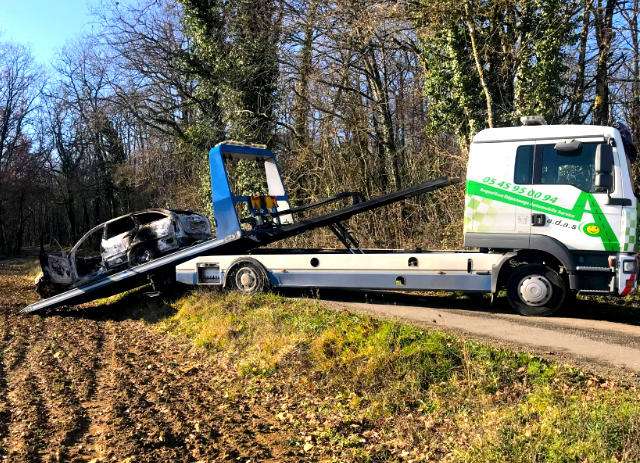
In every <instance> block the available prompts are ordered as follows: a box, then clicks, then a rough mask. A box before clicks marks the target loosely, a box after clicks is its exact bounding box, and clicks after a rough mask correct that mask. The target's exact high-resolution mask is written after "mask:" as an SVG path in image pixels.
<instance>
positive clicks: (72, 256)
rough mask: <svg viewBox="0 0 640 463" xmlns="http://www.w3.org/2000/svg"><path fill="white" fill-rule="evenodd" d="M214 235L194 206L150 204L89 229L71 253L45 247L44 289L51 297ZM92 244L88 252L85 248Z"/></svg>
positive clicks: (42, 259) (40, 282)
mask: <svg viewBox="0 0 640 463" xmlns="http://www.w3.org/2000/svg"><path fill="white" fill-rule="evenodd" d="M209 238H211V225H210V223H209V220H208V219H207V218H206V217H205V216H203V215H201V214H198V213H197V212H193V211H190V210H170V209H146V210H144V211H138V212H133V213H130V214H125V215H123V216H120V217H116V218H115V219H111V220H109V221H107V222H104V223H102V224H100V225H97V226H96V227H94V228H92V229H91V230H89V231H88V232H87V233H85V234H84V235H83V237H82V238H80V240H79V241H78V242H77V243H76V244H75V246H74V247H73V248H72V249H71V251H70V252H69V253H68V254H67V253H66V252H64V251H62V252H61V253H59V254H53V253H45V252H44V250H41V253H40V265H41V267H42V274H41V275H39V276H38V277H37V279H36V289H37V290H38V293H39V294H40V295H41V296H43V297H47V296H49V295H53V294H55V293H57V292H60V291H62V290H66V289H69V288H72V287H76V286H80V285H82V284H85V283H88V282H89V281H93V280H95V279H97V278H100V277H102V276H104V275H107V274H109V273H113V272H115V271H118V270H121V269H123V268H126V267H133V266H135V265H138V264H141V263H144V262H147V261H149V260H151V259H154V258H156V257H159V256H161V255H163V254H167V253H169V252H171V251H174V250H176V249H180V248H182V247H185V246H189V245H191V244H194V243H196V242H198V241H203V240H206V239H209ZM83 248H88V250H86V249H85V250H84V252H79V251H81V250H83Z"/></svg>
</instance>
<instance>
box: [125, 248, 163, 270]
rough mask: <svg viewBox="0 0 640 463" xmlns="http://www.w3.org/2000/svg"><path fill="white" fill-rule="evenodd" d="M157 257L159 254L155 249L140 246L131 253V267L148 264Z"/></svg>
mask: <svg viewBox="0 0 640 463" xmlns="http://www.w3.org/2000/svg"><path fill="white" fill-rule="evenodd" d="M157 256H158V253H157V251H156V250H155V249H152V248H149V247H146V246H139V247H137V248H134V249H133V250H131V252H129V267H135V266H137V265H142V264H146V263H147V262H149V261H152V260H153V259H155V258H156V257H157Z"/></svg>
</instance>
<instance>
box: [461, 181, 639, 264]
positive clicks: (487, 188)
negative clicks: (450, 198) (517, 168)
mask: <svg viewBox="0 0 640 463" xmlns="http://www.w3.org/2000/svg"><path fill="white" fill-rule="evenodd" d="M492 180H493V183H495V179H493V178H489V177H487V178H486V179H485V182H484V183H481V182H476V181H474V180H467V195H473V196H478V197H480V198H483V199H489V200H493V201H498V202H501V203H505V204H510V205H512V206H518V207H523V208H526V209H530V210H531V211H533V212H540V213H544V214H548V215H550V216H554V217H559V218H561V219H567V220H575V221H577V222H580V221H582V218H583V216H584V215H585V214H590V215H591V216H592V217H593V222H590V223H588V224H586V225H585V226H583V227H581V229H582V230H583V231H584V233H585V234H587V235H588V236H591V237H597V238H600V239H601V240H602V244H603V246H604V249H605V250H606V251H609V252H619V251H620V242H619V241H618V237H617V236H616V234H615V232H614V231H613V229H612V228H611V225H610V224H609V222H608V221H607V219H606V217H605V215H604V214H603V212H602V209H601V208H600V205H599V204H598V201H597V200H596V198H595V197H594V196H593V194H591V193H586V192H584V191H582V192H580V195H579V196H578V199H577V200H576V202H575V204H574V205H573V207H572V208H571V209H567V208H564V207H561V206H558V205H556V204H554V203H555V202H556V201H557V200H558V198H557V197H552V196H551V195H542V194H541V193H540V192H535V191H534V190H527V189H526V187H520V186H519V185H513V184H510V183H508V182H500V183H498V184H497V185H499V186H500V188H498V187H495V186H492V185H491V183H492V182H491V181H492ZM475 205H476V203H475V201H474V199H470V200H469V203H468V205H467V207H468V208H469V209H471V210H473V209H474V206H475ZM625 247H626V246H625Z"/></svg>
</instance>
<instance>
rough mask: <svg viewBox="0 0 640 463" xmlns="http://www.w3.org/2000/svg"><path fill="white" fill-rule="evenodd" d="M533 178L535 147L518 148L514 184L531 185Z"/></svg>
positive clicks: (524, 146)
mask: <svg viewBox="0 0 640 463" xmlns="http://www.w3.org/2000/svg"><path fill="white" fill-rule="evenodd" d="M532 177H533V145H523V146H518V149H517V151H516V167H515V169H514V173H513V183H516V184H518V185H531V181H532Z"/></svg>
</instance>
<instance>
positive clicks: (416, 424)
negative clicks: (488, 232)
mask: <svg viewBox="0 0 640 463" xmlns="http://www.w3.org/2000/svg"><path fill="white" fill-rule="evenodd" d="M175 308H176V309H177V312H176V313H175V315H173V316H172V317H171V318H170V319H168V320H165V321H163V322H161V324H160V326H161V328H162V329H163V330H166V331H167V332H170V333H173V334H178V335H185V334H186V335H187V336H189V337H190V338H192V339H193V341H194V342H196V343H197V344H199V345H201V346H203V347H204V348H206V349H207V350H208V351H210V352H211V353H212V354H213V355H216V356H218V357H219V358H220V359H222V360H223V361H224V362H226V363H227V364H228V365H230V366H231V367H232V368H235V369H236V370H237V374H238V378H239V386H238V387H239V388H241V389H242V391H243V393H247V394H249V395H250V396H251V397H253V399H252V400H256V401H257V402H258V403H260V402H262V403H263V404H264V406H266V407H268V408H269V409H270V410H272V411H273V414H274V417H275V418H276V419H278V420H280V421H284V422H287V423H288V424H289V425H290V427H291V429H292V430H294V432H293V435H294V436H296V437H294V438H292V441H291V442H290V444H291V445H292V446H301V447H303V448H304V449H305V451H306V452H307V453H308V455H309V456H310V457H312V458H319V459H329V460H335V461H344V460H349V461H350V460H360V461H394V460H397V461H409V460H413V461H424V460H444V461H474V462H476V461H479V462H481V461H549V462H555V461H594V462H595V461H637V460H639V459H640V403H639V402H638V398H639V394H638V392H637V391H636V390H634V389H629V388H622V387H620V386H618V385H615V384H612V383H608V382H605V381H602V380H600V379H598V378H594V377H589V376H585V375H583V374H582V373H581V372H579V371H577V370H574V369H570V368H567V367H564V366H562V365H559V364H556V363H551V362H547V361H544V360H541V359H539V358H535V357H532V356H529V355H525V354H517V353H513V352H509V351H506V350H497V349H495V348H492V347H490V346H487V345H481V344H478V343H473V342H468V341H464V340H461V339H458V338H456V337H453V336H450V335H445V334H442V333H438V332H435V331H432V330H425V329H420V328H418V327H414V326H412V325H409V324H406V323H400V322H395V321H381V320H376V319H373V318H371V317H368V316H364V315H355V314H352V313H348V312H338V311H333V310H328V309H325V308H323V307H322V306H321V305H319V304H314V303H309V302H300V301H291V300H287V299H284V298H281V297H278V296H275V295H260V296H252V297H245V296H241V295H238V294H220V293H213V292H205V291H195V292H193V293H191V294H189V295H187V296H186V297H183V298H181V299H179V300H177V301H176V302H175ZM227 393H228V394H229V395H230V397H232V399H233V391H227Z"/></svg>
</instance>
